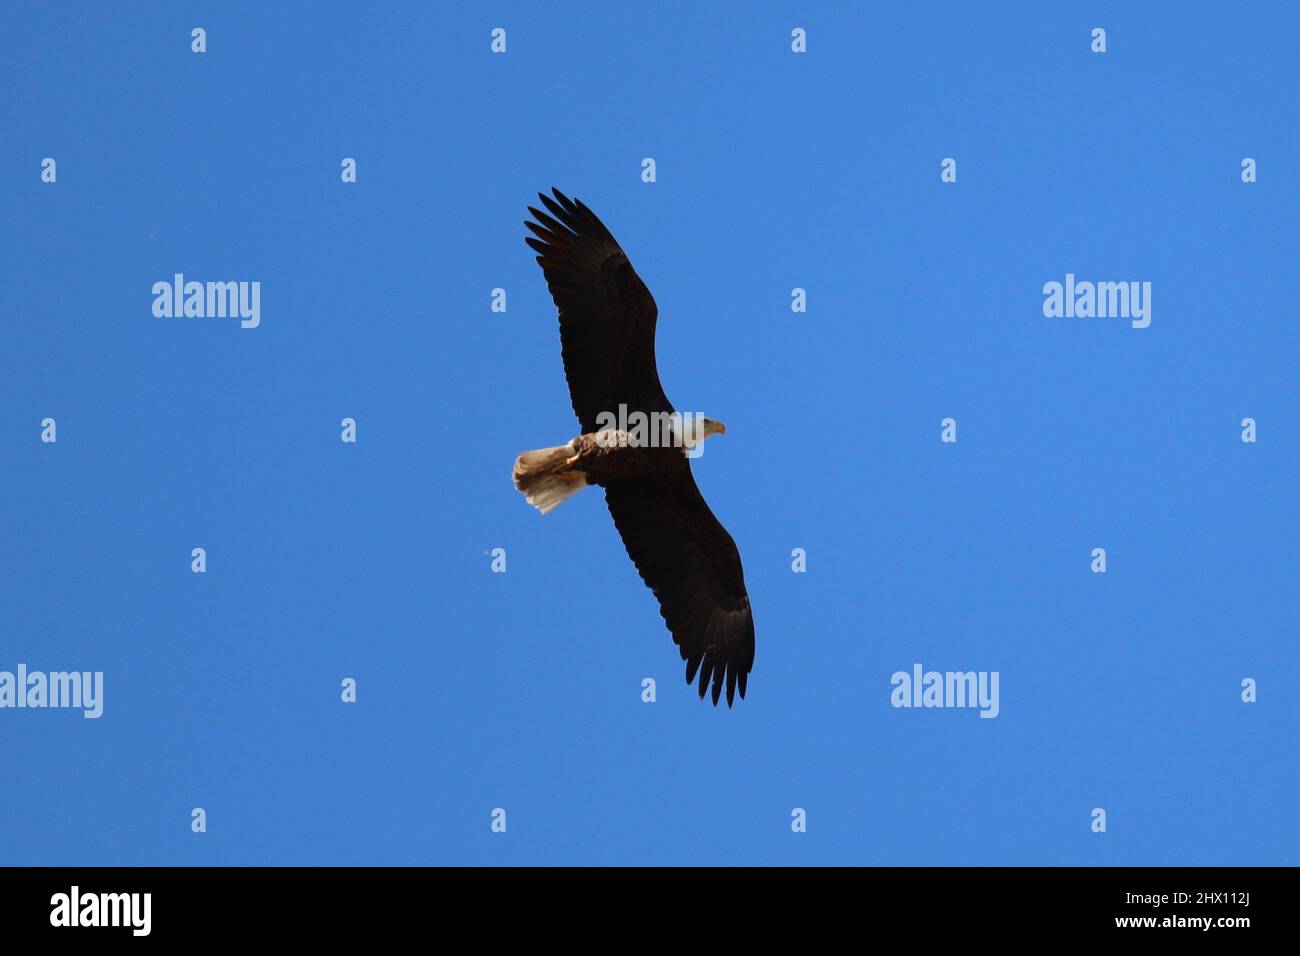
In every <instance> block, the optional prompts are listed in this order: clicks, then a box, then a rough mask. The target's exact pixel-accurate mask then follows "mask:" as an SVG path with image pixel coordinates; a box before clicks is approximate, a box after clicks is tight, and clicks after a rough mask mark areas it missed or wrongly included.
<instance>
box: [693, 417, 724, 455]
mask: <svg viewBox="0 0 1300 956" xmlns="http://www.w3.org/2000/svg"><path fill="white" fill-rule="evenodd" d="M726 433H727V426H726V425H724V424H722V422H720V421H718V420H717V419H713V418H708V417H706V416H704V415H687V416H686V417H685V419H684V420H683V422H682V445H683V446H684V447H685V448H686V450H687V451H690V450H691V449H692V448H694V447H695V446H696V445H698V444H700V443H701V442H702V441H704V439H706V438H708V437H709V436H710V435H725V434H726Z"/></svg>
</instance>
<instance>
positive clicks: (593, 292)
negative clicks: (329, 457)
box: [514, 189, 754, 706]
mask: <svg viewBox="0 0 1300 956" xmlns="http://www.w3.org/2000/svg"><path fill="white" fill-rule="evenodd" d="M552 191H553V192H554V193H555V198H554V199H552V198H551V197H550V196H546V195H543V194H540V193H539V194H538V196H539V198H540V199H541V201H542V205H543V206H545V207H546V211H545V212H543V211H542V210H540V209H534V208H533V207H532V206H529V207H528V211H529V213H531V214H532V216H533V218H534V219H535V220H536V222H527V221H526V222H525V223H524V225H525V226H527V227H528V228H529V229H530V230H531V231H532V233H533V235H531V236H525V238H524V241H525V242H527V243H528V245H530V246H532V248H533V249H534V250H536V251H537V253H538V256H537V262H538V264H539V265H540V266H541V267H542V273H543V274H544V275H545V276H546V284H547V286H548V287H549V288H550V290H551V297H552V298H553V299H554V300H555V305H556V307H557V308H558V309H559V311H560V344H561V349H562V352H563V356H564V374H565V377H566V378H567V379H568V381H569V397H570V398H571V399H572V401H573V411H574V413H575V414H576V415H577V416H578V422H579V424H580V426H581V428H582V432H581V434H579V435H578V437H576V438H574V439H573V440H572V441H570V442H568V443H567V444H564V445H559V446H556V447H554V448H541V449H538V450H536V451H526V452H524V453H523V454H522V455H520V456H519V457H518V459H516V461H515V466H514V481H515V487H516V488H518V489H519V490H520V491H521V492H523V493H524V495H525V496H526V497H527V499H528V502H529V503H530V504H532V505H534V506H536V507H537V508H538V509H539V510H540V511H541V512H542V513H543V514H545V513H546V512H548V511H550V510H551V509H552V508H555V507H556V506H557V505H559V504H561V503H562V502H564V501H565V500H567V499H568V498H569V497H571V496H572V495H574V494H576V493H577V492H578V491H580V490H582V489H583V488H585V487H586V486H587V485H599V486H600V487H602V488H604V489H605V503H606V504H607V505H608V506H609V513H610V515H611V516H613V518H614V526H615V527H616V528H618V533H619V535H621V536H622V538H623V544H624V546H625V547H626V548H627V553H628V555H629V556H630V557H631V558H632V562H633V564H635V565H636V569H637V572H638V573H639V574H640V575H641V579H642V580H643V581H644V582H645V583H646V586H647V587H649V588H650V590H652V591H653V592H654V595H655V597H656V598H657V599H658V600H659V611H660V613H661V614H662V615H663V618H664V621H665V622H666V623H667V625H668V630H669V631H670V632H671V633H672V635H673V641H674V642H675V643H676V644H677V647H678V649H679V650H680V651H681V655H682V660H684V661H685V662H686V683H687V684H692V683H694V682H695V678H696V675H697V674H698V676H699V682H700V699H701V700H702V699H703V698H704V695H705V693H706V692H707V691H708V690H709V688H710V685H711V686H712V694H713V703H714V704H715V705H716V704H717V703H718V698H719V696H721V693H722V688H723V686H724V685H725V686H726V689H727V705H728V706H730V705H731V704H732V701H733V700H734V699H735V694H736V689H737V688H739V689H740V696H741V697H742V698H743V697H744V696H745V684H746V681H747V680H748V678H749V672H750V670H751V669H752V668H753V666H754V617H753V614H752V613H751V611H750V607H749V595H748V594H747V593H746V592H745V574H744V570H743V569H742V568H741V565H740V552H739V551H737V550H736V543H735V541H733V540H732V539H731V535H729V534H728V533H727V529H726V528H724V527H723V526H722V524H721V522H719V521H718V519H717V518H715V517H714V516H713V512H712V511H710V510H709V506H708V505H707V504H706V503H705V501H704V496H703V495H701V494H700V489H699V488H698V487H696V485H695V479H694V478H693V477H692V475H691V465H690V457H695V456H696V455H697V451H696V448H697V446H698V445H700V444H701V443H702V442H703V441H704V439H705V438H708V437H709V436H710V435H721V434H724V433H725V432H726V428H725V427H724V426H723V424H722V423H721V422H717V421H714V420H712V419H709V418H704V417H702V416H693V415H680V414H679V413H677V412H676V411H675V410H674V409H673V406H672V403H671V402H669V401H668V396H666V395H665V394H664V390H663V387H662V386H661V385H660V384H659V372H658V370H657V369H656V367H655V319H656V317H657V316H658V314H659V310H658V308H657V307H656V306H655V300H654V298H653V297H652V296H651V295H650V290H649V289H647V288H646V286H645V283H644V282H642V281H641V279H640V277H639V276H638V275H637V274H636V271H635V270H634V269H633V268H632V263H631V262H629V261H628V258H627V255H626V254H625V253H624V252H623V250H622V249H620V248H619V245H618V242H617V241H616V240H615V239H614V237H613V236H612V235H611V234H610V231H609V230H608V229H606V228H605V225H604V224H603V223H602V222H601V221H600V220H599V219H597V218H596V216H595V214H594V213H592V211H591V210H590V209H588V208H587V207H586V206H585V205H583V204H582V202H581V201H579V200H577V199H569V198H568V197H567V196H565V195H564V194H563V193H561V192H560V191H559V190H558V189H553V190H552ZM548 213H549V215H548ZM633 421H636V422H637V427H632V428H629V427H628V425H627V423H629V422H633ZM647 422H648V423H652V426H651V427H650V429H649V430H648V432H647V429H646V428H644V427H642V426H643V425H644V424H645V423H647ZM700 450H702V449H700Z"/></svg>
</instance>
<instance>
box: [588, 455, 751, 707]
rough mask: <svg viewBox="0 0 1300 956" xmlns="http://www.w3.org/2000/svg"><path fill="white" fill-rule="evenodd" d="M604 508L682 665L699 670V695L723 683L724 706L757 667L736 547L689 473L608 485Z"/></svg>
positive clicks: (690, 676) (690, 672)
mask: <svg viewBox="0 0 1300 956" xmlns="http://www.w3.org/2000/svg"><path fill="white" fill-rule="evenodd" d="M605 503H606V504H607V505H609V513H610V514H611V515H612V516H613V517H614V524H615V525H616V526H617V527H618V533H619V534H620V535H621V536H622V538H623V544H624V545H625V546H626V547H627V553H628V554H629V555H630V556H631V558H632V562H633V563H634V564H635V565H636V569H637V571H638V572H639V573H640V575H641V580H643V581H645V583H646V584H647V585H648V586H649V588H650V590H652V591H654V593H655V597H656V598H658V599H659V612H660V613H661V614H662V615H663V618H664V621H665V622H666V623H667V624H668V630H669V631H671V632H672V635H673V641H674V642H676V644H677V646H678V649H679V650H680V651H681V654H682V660H684V661H686V683H688V684H690V683H693V682H694V680H695V674H696V671H697V670H698V672H699V676H700V697H701V698H703V697H704V693H705V690H706V689H707V688H708V686H709V683H710V681H712V684H713V703H714V704H716V703H717V702H718V696H719V694H720V693H721V691H722V686H723V684H724V683H725V684H726V687H727V704H728V706H730V705H731V702H732V700H733V699H734V697H735V692H736V688H737V687H739V688H740V696H741V697H742V698H743V697H744V696H745V683H746V681H747V680H748V678H749V672H750V670H751V669H752V668H753V666H754V616H753V614H752V612H751V611H750V607H749V595H748V594H747V593H746V592H745V572H744V570H743V568H742V567H741V564H740V552H739V551H737V550H736V543H735V541H733V540H732V538H731V535H729V534H728V533H727V529H726V528H724V527H723V526H722V524H721V522H719V521H718V519H717V518H716V517H714V514H713V512H712V511H710V510H709V506H708V504H707V503H706V502H705V500H704V496H703V495H702V494H700V489H699V488H698V487H697V486H696V484H695V478H694V477H692V475H691V471H690V468H689V467H688V468H683V469H682V470H681V471H677V472H673V473H671V474H661V475H646V476H644V477H640V478H630V479H627V480H624V481H613V482H610V483H609V484H607V485H606V486H605Z"/></svg>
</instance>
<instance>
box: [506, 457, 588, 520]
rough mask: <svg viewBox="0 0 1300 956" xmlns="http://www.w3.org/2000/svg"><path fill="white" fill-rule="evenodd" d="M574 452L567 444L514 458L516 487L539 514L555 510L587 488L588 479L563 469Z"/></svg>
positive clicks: (579, 473)
mask: <svg viewBox="0 0 1300 956" xmlns="http://www.w3.org/2000/svg"><path fill="white" fill-rule="evenodd" d="M575 453H576V452H575V449H574V447H573V443H572V442H570V443H569V444H567V445H556V446H555V447H554V448H538V449H537V450H536V451H526V452H524V453H523V454H522V455H520V456H519V457H518V458H516V459H515V475H514V477H515V487H516V488H518V489H519V490H520V491H522V492H523V493H524V496H525V497H526V498H527V499H528V503H529V504H530V505H533V506H534V507H536V508H537V509H538V510H539V511H541V513H542V514H546V513H547V512H548V511H550V510H551V509H552V508H558V507H559V506H560V505H562V504H564V502H566V501H568V500H569V499H570V498H572V497H573V496H574V495H576V494H577V493H578V492H579V491H581V490H582V489H583V488H585V487H587V476H586V475H584V474H583V473H582V472H580V471H565V470H564V468H565V465H567V464H568V463H569V459H571V458H572V457H573V456H574V454H575Z"/></svg>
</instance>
